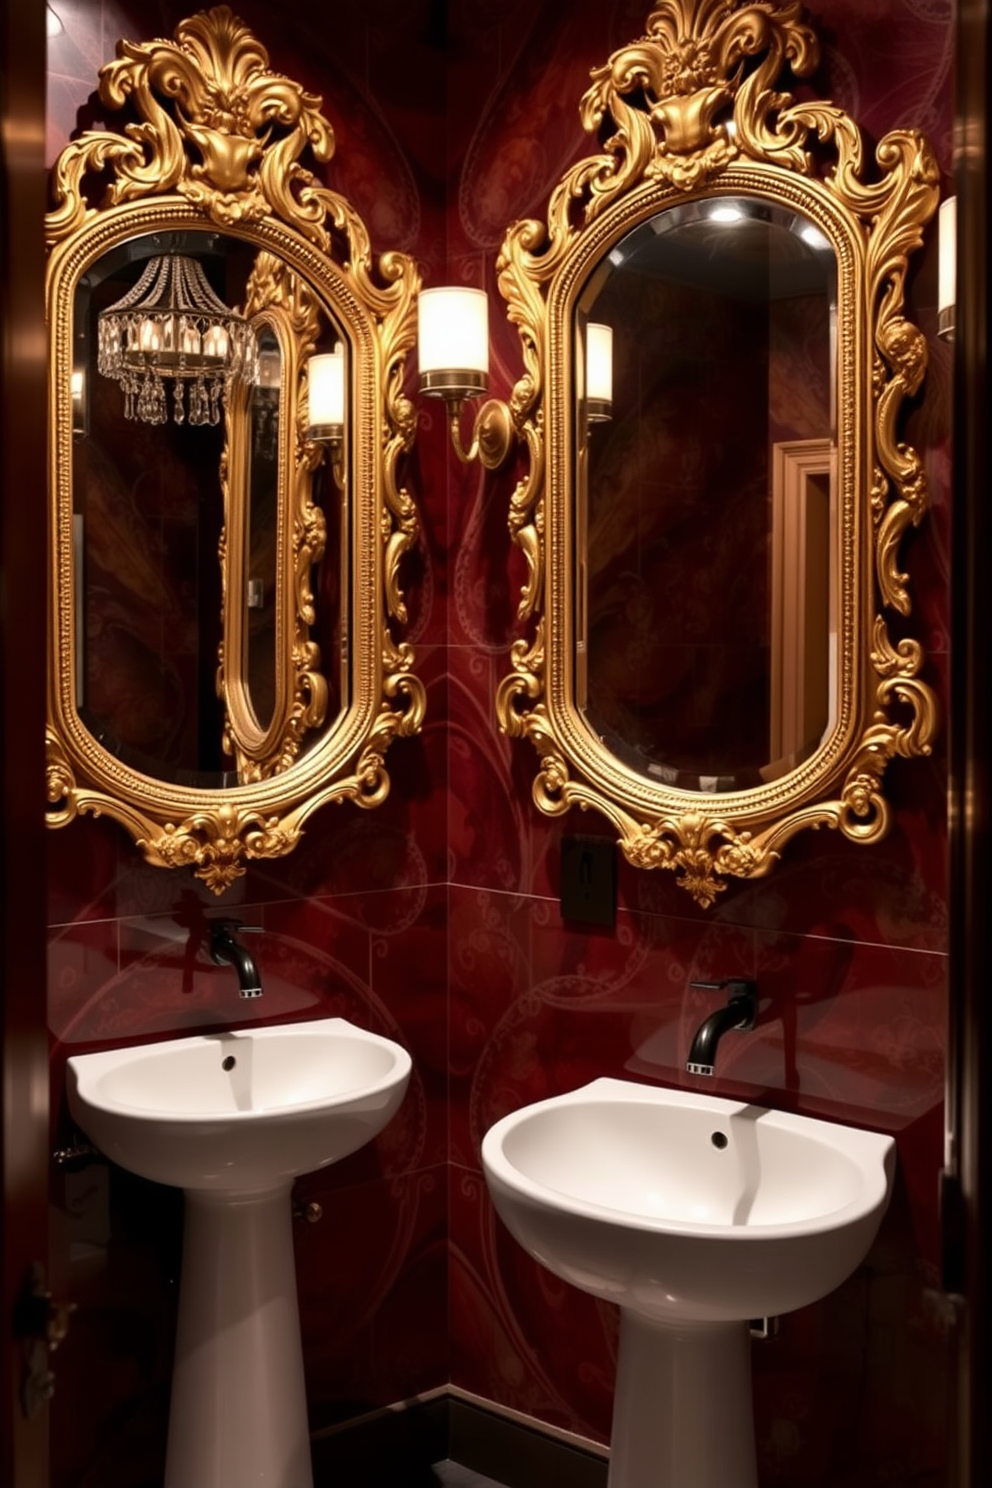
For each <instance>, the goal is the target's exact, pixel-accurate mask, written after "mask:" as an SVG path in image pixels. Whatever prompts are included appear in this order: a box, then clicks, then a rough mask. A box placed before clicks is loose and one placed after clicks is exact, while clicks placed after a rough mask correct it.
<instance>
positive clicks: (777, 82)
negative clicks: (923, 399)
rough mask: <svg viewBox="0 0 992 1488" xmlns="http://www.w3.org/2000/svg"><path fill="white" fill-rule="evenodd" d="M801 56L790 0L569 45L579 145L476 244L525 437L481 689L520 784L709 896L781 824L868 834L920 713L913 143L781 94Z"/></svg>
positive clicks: (922, 351) (697, 1)
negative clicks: (501, 597) (516, 762)
mask: <svg viewBox="0 0 992 1488" xmlns="http://www.w3.org/2000/svg"><path fill="white" fill-rule="evenodd" d="M817 61H818V48H817V42H816V38H815V36H814V34H813V31H812V30H811V28H810V27H809V25H808V24H806V22H805V21H804V20H803V19H802V11H801V7H800V6H798V5H795V4H789V5H782V6H775V5H773V4H765V3H762V4H747V3H742V0H719V3H713V0H662V3H661V4H659V5H657V6H656V7H655V9H654V10H653V11H652V12H651V14H650V16H649V17H648V22H647V33H646V35H645V36H644V37H643V38H641V39H640V40H639V41H635V42H633V43H632V44H631V45H630V46H628V47H625V48H623V49H621V50H620V51H618V52H616V53H615V54H614V55H613V57H611V59H610V61H609V62H608V63H607V64H606V65H605V66H604V67H602V68H599V69H597V70H596V71H594V73H593V75H592V77H593V81H592V86H591V87H590V88H589V90H588V92H587V93H586V95H585V97H584V98H583V100H582V106H581V115H582V121H583V124H584V125H585V127H586V129H587V130H589V131H591V132H592V131H595V132H597V133H598V135H599V138H600V139H601V140H602V141H603V143H602V147H601V149H600V150H599V151H597V152H596V153H595V154H593V155H591V156H589V157H587V158H586V159H584V160H581V161H580V162H579V163H578V164H577V165H576V166H574V167H573V168H572V169H571V170H570V171H569V172H568V174H567V175H566V176H565V177H564V179H563V180H562V181H561V183H560V185H559V186H558V188H557V189H556V191H555V192H554V194H553V196H552V199H551V203H550V206H549V211H548V220H547V223H546V224H545V223H541V222H537V221H524V222H518V223H515V224H514V225H513V226H512V227H511V228H510V230H509V232H508V234H507V237H506V240H505V242H504V245H503V249H502V253H501V256H500V259H499V262H498V272H499V283H500V289H501V291H502V293H503V295H504V297H505V299H506V301H507V304H508V309H509V315H510V318H511V320H513V321H514V322H515V323H516V324H517V325H518V327H519V329H520V334H521V337H522V342H523V352H524V360H525V364H526V371H525V374H524V376H523V377H522V378H521V380H520V381H519V382H518V383H517V385H516V387H515V389H514V392H513V396H512V398H511V401H510V411H511V414H512V417H513V422H514V426H515V429H516V431H517V434H518V436H519V437H520V438H521V439H522V440H523V441H524V442H525V443H526V445H527V449H528V454H529V470H528V471H527V473H526V475H525V476H524V477H523V479H522V480H521V481H520V483H519V485H518V488H517V490H516V491H515V493H514V496H513V500H512V506H511V514H510V530H511V532H512V534H513V537H514V539H515V541H516V542H517V544H518V545H519V546H520V547H521V549H522V550H523V553H524V555H525V557H526V559H527V580H526V584H525V587H524V591H523V594H522V598H521V603H520V607H519V613H520V618H521V620H522V621H524V622H525V624H526V633H525V635H524V636H523V637H522V638H521V639H520V640H519V641H517V643H516V644H515V645H514V648H513V652H512V671H511V673H510V674H509V675H508V676H507V677H506V678H505V679H504V681H503V682H502V684H501V686H500V690H499V694H498V699H497V706H498V712H499V717H500V722H501V725H502V727H503V728H504V729H505V731H506V732H507V733H509V734H511V735H517V736H526V737H528V738H530V739H531V740H532V742H533V743H534V745H535V746H536V748H537V750H538V752H539V754H540V757H541V767H540V772H539V774H538V776H537V779H536V781H535V785H534V797H535V800H536V802H537V804H538V806H539V807H540V808H541V809H542V810H543V811H545V812H547V813H549V814H550V815H560V814H562V813H564V812H565V811H567V810H568V809H569V808H570V807H572V806H576V805H578V806H581V807H591V808H594V809H596V810H598V811H600V812H602V813H603V814H604V815H606V816H607V817H608V818H609V819H610V820H611V821H612V822H613V824H614V825H615V827H616V828H617V831H618V835H619V841H620V845H621V847H622V849H623V851H624V853H625V855H626V856H627V858H628V859H629V860H630V861H631V862H632V863H634V864H635V865H637V866H640V867H651V868H655V867H660V868H669V869H671V870H673V871H674V872H675V873H676V875H677V878H678V881H679V882H680V883H681V885H682V886H683V887H684V888H686V889H688V891H689V892H690V893H691V894H692V896H693V898H695V899H696V900H697V902H698V903H700V904H702V905H704V906H707V905H710V904H712V903H713V902H714V901H715V898H716V896H717V894H718V893H719V892H720V891H721V890H722V889H724V888H725V887H726V882H727V879H728V878H729V877H732V876H737V877H743V878H747V877H756V876H760V875H762V874H765V873H767V872H768V871H769V870H770V868H771V867H772V866H773V865H774V863H775V862H776V861H777V859H778V858H779V856H780V854H781V851H782V849H783V847H784V845H785V844H786V842H787V841H788V840H789V839H790V838H791V837H792V836H793V835H794V834H795V833H796V832H798V831H800V830H801V829H803V828H805V827H815V826H821V825H825V826H831V827H835V828H837V829H839V830H840V831H842V832H843V833H845V834H846V835H847V836H849V837H851V838H853V839H856V840H859V841H863V842H870V841H874V840H877V839H878V838H879V837H881V836H882V835H883V834H884V833H885V831H886V830H887V827H888V821H889V809H888V806H887V804H886V801H885V797H884V795H883V792H882V781H883V776H884V772H885V769H886V766H887V764H888V762H889V760H890V759H891V758H892V757H893V756H894V755H897V754H899V755H906V756H909V755H914V754H926V753H929V750H930V741H931V738H932V734H933V730H934V727H935V719H936V709H935V701H934V697H933V694H932V692H931V690H930V689H929V687H928V686H927V685H926V683H925V682H924V681H922V680H921V678H920V675H919V673H920V670H921V667H922V664H923V653H922V649H921V647H920V646H919V644H918V643H917V642H916V641H915V640H913V639H911V638H910V637H908V636H907V635H906V634H905V633H904V629H903V627H902V624H901V621H902V617H905V616H907V615H908V614H909V611H910V602H909V595H908V579H907V577H906V575H904V574H903V573H902V572H901V570H900V563H899V548H900V544H901V540H902V537H903V534H904V533H905V531H906V528H907V527H908V526H909V525H910V524H911V523H912V524H916V523H918V522H919V521H920V519H921V517H922V516H923V513H924V511H925V509H926V505H927V489H926V479H925V475H924V472H923V469H922V466H921V462H920V460H919V458H918V456H917V455H916V453H915V451H914V450H913V449H911V448H910V447H909V446H907V445H906V444H905V443H904V442H901V440H900V437H899V432H898V416H899V412H900V405H901V404H902V403H903V400H904V399H905V397H906V396H907V395H911V394H913V393H915V392H916V391H917V390H918V388H919V386H920V383H921V381H922V377H923V373H924V369H925V365H926V345H925V341H924V338H923V336H922V334H921V333H920V332H919V331H918V330H917V328H916V327H915V326H914V325H913V324H912V323H911V322H910V321H909V320H908V319H907V317H906V313H905V305H904V286H905V276H906V269H907V258H908V255H909V253H910V252H911V251H912V250H913V249H915V248H917V247H918V246H919V245H920V243H921V241H922V231H923V228H924V226H925V224H926V222H927V221H928V219H929V218H930V216H931V215H932V213H933V211H934V209H935V206H936V202H937V168H936V164H935V161H934V159H933V156H932V153H931V151H930V149H929V146H928V145H927V142H926V141H925V139H924V138H923V137H922V136H921V135H920V134H919V133H917V132H916V131H912V130H900V131H896V132H894V133H892V134H890V135H888V136H886V137H885V139H883V140H882V141H881V142H880V144H879V146H878V148H877V151H876V157H875V161H874V163H873V164H870V163H869V162H867V161H866V159H865V149H864V145H863V142H862V139H861V136H860V133H859V131H858V129H857V126H856V125H855V123H854V122H853V121H852V120H851V119H850V118H849V117H848V116H847V115H846V114H845V113H844V112H843V111H842V110H841V109H839V108H837V107H835V106H834V105H833V104H830V103H825V102H819V101H816V100H813V101H801V102H799V101H797V100H796V97H795V95H794V94H793V93H792V92H790V91H788V89H789V88H792V87H795V85H796V83H797V81H798V80H799V79H801V78H805V77H807V76H809V75H810V74H811V73H812V72H813V71H814V69H815V67H816V65H817ZM893 621H897V622H898V629H897V627H896V626H895V625H893ZM890 627H892V629H893V630H896V629H897V634H896V635H895V636H893V634H892V633H891V632H890Z"/></svg>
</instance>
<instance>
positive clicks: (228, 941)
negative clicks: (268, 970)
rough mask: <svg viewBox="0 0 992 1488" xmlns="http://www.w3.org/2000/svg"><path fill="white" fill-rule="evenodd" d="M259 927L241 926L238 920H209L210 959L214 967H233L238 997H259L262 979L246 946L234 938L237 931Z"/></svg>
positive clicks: (257, 927) (258, 927)
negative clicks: (236, 980)
mask: <svg viewBox="0 0 992 1488" xmlns="http://www.w3.org/2000/svg"><path fill="white" fill-rule="evenodd" d="M260 928H261V927H260V926H255V925H242V924H241V922H240V921H239V920H211V922H210V959H211V960H212V961H213V963H214V965H215V966H233V967H234V970H235V971H236V972H237V976H238V995H239V996H240V997H261V995H262V979H261V977H260V976H259V974H258V966H257V965H256V962H255V958H254V956H253V955H252V953H251V951H249V950H248V947H247V946H243V945H242V944H241V942H240V941H239V940H238V939H237V938H236V934H235V932H236V931H238V930H255V929H260Z"/></svg>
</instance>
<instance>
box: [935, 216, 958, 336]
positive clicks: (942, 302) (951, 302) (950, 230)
mask: <svg viewBox="0 0 992 1488" xmlns="http://www.w3.org/2000/svg"><path fill="white" fill-rule="evenodd" d="M937 224H938V235H937V259H938V264H937V335H938V336H940V337H941V338H942V339H943V340H944V341H953V340H954V311H955V306H956V302H957V290H956V283H957V262H956V260H957V197H954V196H948V197H947V198H945V200H944V201H942V202H941V204H940V211H939V213H938V215H937Z"/></svg>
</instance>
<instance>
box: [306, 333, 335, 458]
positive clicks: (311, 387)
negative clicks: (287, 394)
mask: <svg viewBox="0 0 992 1488" xmlns="http://www.w3.org/2000/svg"><path fill="white" fill-rule="evenodd" d="M307 385H308V397H309V403H310V410H309V430H310V434H311V437H312V438H316V439H319V438H321V437H324V438H326V437H327V436H328V433H329V431H331V430H334V431H336V432H337V433H340V431H341V430H342V429H343V427H344V348H343V346H342V345H341V343H340V342H339V343H338V345H337V346H335V348H334V350H333V351H328V352H323V353H321V355H320V356H312V357H311V358H310V360H309V361H308V362H307Z"/></svg>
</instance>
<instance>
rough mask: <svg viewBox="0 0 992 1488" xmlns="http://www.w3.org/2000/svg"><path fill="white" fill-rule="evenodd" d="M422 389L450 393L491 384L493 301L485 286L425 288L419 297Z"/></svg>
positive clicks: (467, 393) (471, 391)
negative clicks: (490, 360)
mask: <svg viewBox="0 0 992 1488" xmlns="http://www.w3.org/2000/svg"><path fill="white" fill-rule="evenodd" d="M417 357H418V361H419V364H420V390H421V392H425V393H437V394H439V395H442V396H444V395H447V396H449V397H459V396H460V397H465V396H471V395H473V394H475V393H481V392H484V391H485V389H486V388H487V387H488V385H489V301H488V299H487V297H486V293H485V290H482V289H461V288H442V289H425V290H422V291H421V293H420V295H419V296H418V298H417Z"/></svg>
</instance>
